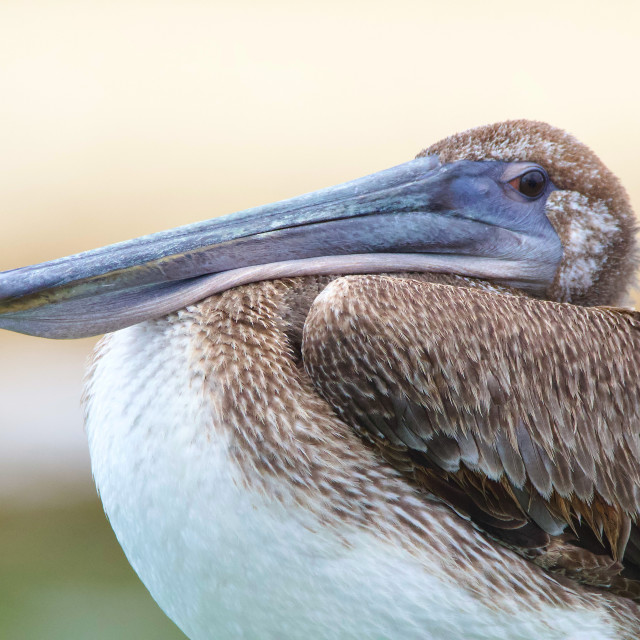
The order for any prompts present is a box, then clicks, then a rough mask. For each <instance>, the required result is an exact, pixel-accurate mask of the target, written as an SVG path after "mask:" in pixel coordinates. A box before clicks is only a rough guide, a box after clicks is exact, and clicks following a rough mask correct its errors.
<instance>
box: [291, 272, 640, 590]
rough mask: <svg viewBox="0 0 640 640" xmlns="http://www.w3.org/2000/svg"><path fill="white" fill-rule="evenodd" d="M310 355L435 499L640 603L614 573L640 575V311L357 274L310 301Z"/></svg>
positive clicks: (364, 426) (339, 397)
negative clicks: (629, 549) (635, 527)
mask: <svg viewBox="0 0 640 640" xmlns="http://www.w3.org/2000/svg"><path fill="white" fill-rule="evenodd" d="M303 354H304V362H305V366H306V367H307V370H308V372H309V375H310V376H311V378H312V379H313V380H314V383H315V385H316V388H317V389H318V390H319V392H320V393H321V394H322V395H323V397H325V398H326V399H327V401H328V402H329V403H330V404H331V405H332V406H334V407H335V409H336V411H337V412H338V414H339V415H340V416H341V417H342V418H343V419H345V420H346V421H347V422H348V423H349V424H351V425H352V426H353V427H354V428H356V429H357V430H359V431H360V432H361V433H364V434H366V436H367V437H368V438H369V439H371V440H372V441H373V442H374V443H375V444H376V445H377V446H378V447H379V449H380V450H381V452H382V454H383V456H384V457H385V458H386V459H387V460H389V461H390V462H391V463H392V464H394V466H396V467H397V468H399V469H401V470H402V471H403V472H404V473H406V474H408V475H409V476H410V477H411V478H412V479H413V480H415V481H416V482H417V483H418V484H420V485H421V486H423V487H424V488H425V490H427V491H428V492H431V493H434V494H435V495H439V496H440V497H441V498H443V499H444V500H445V501H446V502H447V503H448V504H450V505H451V506H452V507H453V508H454V509H456V510H457V511H458V512H459V513H462V514H464V515H466V516H468V517H471V519H472V520H473V521H475V522H476V523H477V524H478V526H480V527H481V528H483V529H484V530H485V531H487V532H488V533H490V534H491V535H493V536H495V537H497V538H499V539H501V540H502V541H503V542H505V544H507V545H508V546H510V547H511V548H514V549H519V550H520V552H521V553H523V555H525V556H527V557H530V558H532V559H534V560H535V561H537V562H539V563H540V564H542V565H543V566H545V567H546V568H548V569H552V568H555V569H557V570H558V571H561V572H562V573H564V574H565V575H567V576H569V577H571V578H574V579H578V580H581V581H584V582H588V583H589V584H597V585H600V586H607V587H610V588H612V589H613V590H620V591H625V592H632V593H633V594H634V598H638V597H639V596H640V584H638V583H631V582H629V581H627V580H625V579H624V578H623V577H622V576H620V575H619V574H620V573H621V571H622V569H623V565H622V564H619V563H617V560H618V559H620V560H622V559H623V558H624V564H625V566H626V567H627V569H628V572H627V573H629V574H633V575H638V572H637V570H638V566H637V564H636V562H634V561H632V560H631V559H630V558H625V548H626V544H627V540H628V537H629V533H630V529H631V526H632V524H631V523H632V521H635V519H636V517H637V514H638V513H639V512H640V463H638V460H639V455H638V454H639V451H640V405H639V403H638V380H639V379H640V378H639V373H640V317H639V316H637V315H636V314H633V313H629V312H624V313H618V312H616V311H614V310H608V309H588V308H582V307H577V306H573V305H566V304H557V303H551V302H541V301H536V300H531V299H529V298H525V297H515V296H508V295H500V294H495V293H488V292H483V291H473V290H470V289H464V288H460V287H452V286H447V285H441V284H433V283H426V282H417V281H411V280H398V279H395V278H387V277H380V276H351V277H346V278H343V279H340V280H338V281H336V282H334V283H332V285H331V286H330V287H328V288H327V289H326V290H325V291H324V293H323V294H322V295H321V296H320V297H319V298H318V299H317V300H316V301H315V303H314V305H313V306H312V308H311V311H310V313H309V316H308V318H307V323H306V325H305V334H304V343H303ZM531 524H533V525H535V526H533V527H532V526H530V525H531ZM574 543H575V544H578V545H584V546H587V547H589V548H592V549H595V551H596V552H597V553H599V554H601V555H602V554H609V555H610V558H609V560H606V561H604V562H602V561H601V560H598V561H597V562H596V561H595V560H594V559H593V557H592V556H593V553H587V552H586V550H583V549H581V550H580V552H577V551H576V546H575V545H574ZM562 545H564V547H566V553H563V552H562V549H563V546H562ZM550 549H553V553H552V554H551V555H549V554H550V551H549V550H550ZM587 567H589V570H588V571H587ZM621 581H622V582H621Z"/></svg>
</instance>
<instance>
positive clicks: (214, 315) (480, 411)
mask: <svg viewBox="0 0 640 640" xmlns="http://www.w3.org/2000/svg"><path fill="white" fill-rule="evenodd" d="M421 156H425V157H420V158H419V159H417V160H414V161H412V162H409V163H407V164H406V165H401V166H399V167H396V168H393V169H390V170H387V171H385V172H381V173H380V174H376V175H374V176H369V177H367V178H363V179H360V180H357V181H354V182H353V183H349V184H346V185H342V186H339V187H335V188H331V189H328V190H325V191H321V192H317V193H315V194H309V195H306V196H301V197H299V198H296V199H293V200H291V201H287V202H284V203H279V204H277V205H270V206H267V207H264V208H259V209H257V210H254V211H249V212H245V213H243V214H238V215H236V216H235V217H233V216H232V217H229V218H225V219H221V220H219V221H215V220H214V221H209V222H207V223H200V224H196V225H192V226H189V227H184V228H180V229H177V230H174V231H171V232H164V233H161V234H157V235H156V236H148V237H144V238H141V239H138V240H135V241H131V242H129V243H124V244H122V245H116V246H114V247H107V248H105V249H100V250H96V251H95V252H89V253H87V254H80V255H79V256H75V257H71V258H66V259H62V260H59V261H55V262H53V263H50V264H45V265H39V266H35V267H31V268H25V269H23V270H17V271H14V272H8V273H6V274H1V275H2V277H0V326H3V327H4V328H9V329H14V330H18V331H22V332H26V333H33V334H36V335H43V336H47V337H79V336H82V335H91V334H96V333H102V332H111V331H115V333H111V334H110V335H108V336H107V337H106V338H105V339H104V341H103V342H102V343H101V345H100V346H99V348H98V350H97V352H96V355H95V358H94V363H93V365H92V368H91V372H90V375H89V378H88V383H87V389H86V394H85V409H86V420H87V432H88V436H89V445H90V452H91V458H92V466H93V471H94V475H95V479H96V484H97V487H98V490H99V492H100V495H101V498H102V500H103V503H104V506H105V510H106V513H107V515H108V516H109V519H110V521H111V523H112V525H113V528H114V530H115V532H116V535H117V536H118V539H119V541H120V543H121V544H122V546H123V548H124V550H125V553H126V554H127V556H128V558H129V560H130V561H131V563H132V565H133V567H134V568H135V569H136V571H137V572H138V573H139V575H140V577H141V578H142V580H143V581H144V583H145V584H146V585H147V587H148V588H149V590H150V591H151V593H152V594H153V596H154V597H155V598H156V600H157V601H158V603H159V604H160V606H161V607H162V608H163V609H164V610H165V611H166V612H167V613H168V615H170V616H171V617H172V618H173V619H174V620H175V621H176V622H177V624H178V625H179V626H180V627H181V628H182V629H183V630H184V631H185V633H187V635H188V636H189V637H190V638H192V639H193V640H204V639H208V638H212V637H214V638H294V639H295V638H358V639H360V638H363V639H366V638H370V639H373V638H398V639H399V638H402V639H405V638H428V639H430V640H445V639H446V640H449V639H452V638H465V639H468V638H477V639H478V640H479V639H481V638H496V639H499V638H505V639H506V638H509V639H517V638H520V639H522V640H528V639H529V638H531V639H533V638H536V639H538V638H548V639H556V638H557V639H558V640H560V639H563V640H568V639H574V640H590V639H594V640H595V639H596V638H597V639H600V638H626V639H632V638H637V637H639V636H640V608H639V606H638V605H637V604H636V602H637V601H639V600H640V530H639V529H638V527H637V526H636V520H637V517H638V514H640V463H639V462H638V459H639V458H640V355H639V356H636V354H640V319H638V318H637V317H636V316H635V315H634V314H633V313H631V312H627V311H624V310H611V309H597V308H596V309H594V308H592V307H593V306H594V305H611V304H616V303H618V302H619V301H620V300H621V299H622V297H623V295H624V293H625V291H626V289H627V287H628V285H629V282H630V280H631V277H632V273H633V269H634V267H635V249H634V240H633V232H634V222H633V214H632V212H631V209H630V206H629V203H628V200H627V197H626V194H625V193H624V190H623V189H622V187H621V186H620V185H619V183H618V182H617V180H616V179H615V177H614V176H613V175H612V174H611V173H610V172H609V171H608V170H607V169H606V167H604V165H602V163H601V162H600V161H599V160H598V159H597V158H596V157H595V156H594V155H593V153H592V152H590V151H589V150H588V149H587V148H586V147H584V146H583V145H581V144H580V143H578V142H577V141H576V140H575V139H573V138H571V137H570V136H567V134H565V133H564V132H561V131H559V130H556V129H553V128H551V127H549V126H548V125H544V124H541V123H530V122H524V121H520V122H518V121H516V122H510V123H503V124H500V125H493V126H488V127H482V128H479V129H476V130H471V131H470V132H465V133H462V134H458V135H456V136H453V137H451V138H449V139H447V140H445V141H443V142H441V143H438V144H436V145H434V146H432V147H430V148H429V149H428V150H427V151H426V152H424V153H423V154H421ZM388 272H391V273H390V274H389V273H388ZM416 272H420V273H416ZM436 272H437V273H436ZM372 273H373V274H380V273H387V275H354V274H372ZM340 276H346V277H340ZM569 303H572V304H569ZM131 325H133V326H131ZM123 327H128V328H123ZM117 329H121V330H119V331H116V330H117Z"/></svg>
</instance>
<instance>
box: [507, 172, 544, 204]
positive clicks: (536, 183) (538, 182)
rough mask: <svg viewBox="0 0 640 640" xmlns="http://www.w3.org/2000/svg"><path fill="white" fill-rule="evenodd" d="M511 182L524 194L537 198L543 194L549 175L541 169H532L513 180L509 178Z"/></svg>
mask: <svg viewBox="0 0 640 640" xmlns="http://www.w3.org/2000/svg"><path fill="white" fill-rule="evenodd" d="M509 184H510V185H511V186H512V187H513V188H514V189H516V190H517V191H519V192H520V193H521V194H522V195H523V196H527V198H537V197H538V196H540V195H542V192H543V191H544V188H545V187H546V186H547V176H546V175H545V174H544V173H543V172H542V171H540V170H539V169H532V170H531V171H527V172H526V173H523V174H522V175H521V176H518V177H517V178H514V179H513V180H509Z"/></svg>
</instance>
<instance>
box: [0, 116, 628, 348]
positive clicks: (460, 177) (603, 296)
mask: <svg viewBox="0 0 640 640" xmlns="http://www.w3.org/2000/svg"><path fill="white" fill-rule="evenodd" d="M634 231H635V227H634V218H633V213H632V210H631V206H630V204H629V200H628V198H627V196H626V194H625V192H624V190H623V188H622V187H621V185H620V184H619V182H618V180H617V179H616V178H615V176H614V175H613V174H612V173H611V172H610V171H609V170H608V169H607V168H606V167H605V166H604V165H603V164H602V162H601V161H600V160H599V159H598V158H597V157H596V156H595V154H594V153H593V152H592V151H590V150H589V149H588V148H587V147H586V146H584V145H583V144H581V143H580V142H578V141H577V140H576V139H575V138H573V137H571V136H569V135H568V134H566V133H565V132H564V131H562V130H559V129H556V128H553V127H551V126H549V125H546V124H543V123H539V122H530V121H525V120H519V121H510V122H505V123H501V124H495V125H489V126H485V127H479V128H476V129H471V130H469V131H466V132H464V133H460V134H457V135H454V136H452V137H450V138H446V139H445V140H443V141H441V142H438V143H436V144H434V145H432V146H431V147H429V148H428V149H426V150H425V151H423V152H422V153H420V154H419V155H418V157H417V158H416V159H414V160H411V161H409V162H406V163H404V164H401V165H399V166H396V167H393V168H391V169H386V170H384V171H380V172H379V173H375V174H373V175H370V176H367V177H364V178H360V179H357V180H354V181H352V182H348V183H346V184H342V185H339V186H335V187H329V188H327V189H322V190H320V191H316V192H314V193H310V194H306V195H302V196H298V197H296V198H292V199H290V200H285V201H282V202H277V203H274V204H269V205H265V206H261V207H256V208H254V209H249V210H246V211H243V212H240V213H235V214H232V215H228V216H224V217H219V218H214V219H211V220H208V221H206V222H199V223H195V224H191V225H187V226H183V227H178V228H176V229H172V230H170V231H164V232H160V233H156V234H153V235H148V236H143V237H141V238H137V239H135V240H130V241H127V242H123V243H119V244H115V245H111V246H108V247H103V248H101V249H96V250H93V251H88V252H85V253H80V254H77V255H73V256H69V257H66V258H61V259H59V260H54V261H52V262H47V263H43V264H40V265H34V266H30V267H25V268H22V269H16V270H13V271H8V272H5V273H2V274H0V327H2V328H5V329H10V330H13V331H18V332H21V333H27V334H32V335H38V336H44V337H50V338H76V337H83V336H89V335H96V334H100V333H105V332H110V331H114V330H117V329H121V328H123V327H126V326H129V325H132V324H135V323H138V322H141V321H143V320H146V319H151V318H157V317H160V316H163V315H166V314H168V313H170V312H172V311H175V310H177V309H180V308H182V307H185V306H187V305H189V304H192V303H194V302H196V301H198V300H201V299H203V298H205V297H207V296H209V295H212V294H214V293H219V292H222V291H224V290H226V289H230V288H232V287H235V286H239V285H242V284H247V283H249V282H255V281H259V280H268V279H274V278H281V277H292V276H300V275H309V274H354V273H380V272H400V271H422V272H446V273H451V274H458V275H462V276H469V277H474V278H481V279H485V280H491V281H494V282H497V283H500V284H504V285H509V286H512V287H516V288H519V289H522V290H524V291H526V292H527V293H528V294H529V295H532V296H536V297H540V298H547V299H553V300H559V301H566V302H574V303H578V304H614V303H616V302H619V301H620V299H621V297H622V295H623V294H624V292H625V291H626V289H627V288H628V285H629V283H630V280H631V277H632V273H633V270H634V267H635V241H634Z"/></svg>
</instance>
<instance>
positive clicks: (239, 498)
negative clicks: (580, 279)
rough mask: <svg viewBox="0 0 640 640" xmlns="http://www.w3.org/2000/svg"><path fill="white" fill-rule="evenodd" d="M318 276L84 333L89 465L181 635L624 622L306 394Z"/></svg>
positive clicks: (595, 627)
mask: <svg viewBox="0 0 640 640" xmlns="http://www.w3.org/2000/svg"><path fill="white" fill-rule="evenodd" d="M440 279H441V278H440ZM327 280H328V278H323V279H315V278H310V279H295V280H287V281H274V282H267V283H258V284H254V285H248V286H246V287H242V288H238V289H234V290H232V291H229V292H227V293H224V294H221V295H219V296H215V297H213V298H210V299H208V300H205V301H203V302H201V303H199V304H198V305H194V306H193V307H190V308H189V309H188V310H185V311H181V312H179V313H177V314H173V315H172V316H169V317H168V318H163V319H160V320H156V321H149V322H146V323H143V324H141V325H136V326H134V327H131V328H129V329H125V330H122V331H119V332H117V333H115V334H112V335H111V336H109V337H108V338H106V339H105V341H104V342H103V343H102V344H101V345H100V346H99V348H98V350H97V353H96V357H95V364H94V366H93V369H92V373H91V377H90V380H89V383H88V388H87V398H86V407H87V414H88V420H87V430H88V436H89V444H90V451H91V457H92V465H93V471H94V475H95V479H96V483H97V486H98V489H99V491H100V495H101V498H102V500H103V503H104V505H105V509H106V511H107V513H108V514H109V518H110V521H111V523H112V525H113V527H114V530H115V532H116V534H117V536H118V539H119V540H120V542H121V544H122V546H123V548H124V550H125V552H126V554H127V557H128V558H129V560H130V561H131V563H132V565H133V567H134V568H135V569H136V571H137V572H138V573H139V574H140V575H141V576H143V579H144V580H145V584H146V585H147V587H148V588H149V590H150V591H151V593H152V595H153V596H154V598H156V600H157V601H158V602H159V603H160V605H161V606H162V607H163V609H164V610H165V611H166V612H167V613H168V614H169V615H170V616H171V617H172V618H173V619H174V620H175V621H176V622H177V623H178V624H179V625H180V627H181V628H182V629H184V631H185V632H186V633H187V634H188V636H189V637H190V638H193V639H195V640H199V639H203V640H204V639H206V638H209V637H211V634H212V630H215V634H214V637H219V638H232V637H255V638H280V637H287V638H304V637H311V638H338V637H339V638H362V639H364V638H371V639H373V638H478V639H480V638H489V637H490V638H496V639H498V638H505V639H506V638H509V639H515V638H522V639H523V640H524V639H529V638H532V639H533V638H536V639H537V638H541V637H545V638H571V637H575V638H580V639H585V640H586V639H588V638H593V639H596V638H598V639H600V638H618V637H624V636H623V635H622V634H623V629H624V627H625V626H626V625H628V624H629V619H630V616H632V615H633V612H634V605H627V604H625V602H624V601H623V600H621V599H619V598H615V597H607V598H602V597H598V596H594V594H593V593H589V592H587V591H586V590H585V589H583V588H580V587H576V586H575V585H568V584H566V581H565V582H563V581H562V579H560V581H559V580H558V579H557V578H555V577H553V576H552V575H550V574H548V573H546V572H544V571H543V570H541V569H539V568H537V567H535V566H533V565H532V564H531V563H529V562H527V561H526V560H523V559H522V558H520V557H518V556H517V555H516V554H515V553H513V552H511V551H509V550H507V549H505V548H504V547H502V546H500V545H496V544H495V543H493V542H491V541H489V540H487V539H486V537H484V536H483V535H482V534H481V533H479V532H478V531H477V530H475V529H474V528H473V527H472V526H471V525H470V524H469V523H468V522H466V521H464V520H462V519H461V518H460V517H459V516H457V515H456V514H455V513H453V512H452V511H451V510H450V509H448V508H447V507H445V506H444V505H442V504H440V503H438V502H437V501H435V500H433V499H426V500H425V498H424V496H423V495H420V492H419V491H417V490H416V489H415V488H414V487H412V486H410V485H408V484H407V483H406V481H405V480H404V479H403V478H402V477H401V476H400V475H399V474H398V472H397V471H395V470H394V469H393V468H392V467H391V466H390V465H388V464H386V463H385V462H384V461H382V459H381V458H380V457H379V456H378V455H377V454H376V452H375V451H373V450H372V449H371V448H370V447H368V446H367V445H366V444H365V443H363V442H362V441H361V439H360V438H358V437H357V436H356V435H355V434H354V433H353V430H352V429H350V428H349V426H348V425H346V424H345V423H343V422H342V421H340V420H339V419H337V418H336V416H335V414H334V413H333V411H332V409H331V407H330V406H329V405H328V404H327V403H326V402H325V401H323V400H322V399H321V398H319V397H318V395H317V393H316V392H315V390H314V388H313V385H312V382H311V380H310V379H309V378H308V376H307V375H306V374H305V372H304V369H303V368H301V367H300V363H299V361H297V358H296V346H295V342H296V335H299V331H300V327H299V326H298V327H296V326H295V325H296V320H297V319H298V318H303V317H304V316H305V315H306V309H305V306H306V307H308V302H309V301H310V300H312V299H313V297H315V294H316V293H318V292H319V291H321V290H322V287H323V285H324V284H325V283H326V281H327ZM465 284H468V283H465ZM298 324H299V322H298ZM298 348H299V347H298ZM612 604H617V605H618V607H619V608H620V610H621V611H620V613H619V617H617V616H616V615H615V614H612V612H611V606H612ZM629 637H632V636H629Z"/></svg>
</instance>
